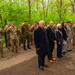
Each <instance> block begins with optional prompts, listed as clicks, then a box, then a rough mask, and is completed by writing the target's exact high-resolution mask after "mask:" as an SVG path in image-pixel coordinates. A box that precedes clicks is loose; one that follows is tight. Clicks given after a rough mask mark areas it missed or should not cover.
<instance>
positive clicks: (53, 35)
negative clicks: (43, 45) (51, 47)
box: [46, 27, 56, 44]
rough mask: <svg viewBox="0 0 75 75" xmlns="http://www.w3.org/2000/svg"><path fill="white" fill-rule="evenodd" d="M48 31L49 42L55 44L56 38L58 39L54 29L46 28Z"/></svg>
mask: <svg viewBox="0 0 75 75" xmlns="http://www.w3.org/2000/svg"><path fill="white" fill-rule="evenodd" d="M46 31H47V36H48V40H49V43H50V44H54V40H56V37H55V32H54V30H52V29H51V28H50V27H48V28H47V29H46Z"/></svg>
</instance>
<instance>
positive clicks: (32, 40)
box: [30, 25, 38, 44]
mask: <svg viewBox="0 0 75 75" xmlns="http://www.w3.org/2000/svg"><path fill="white" fill-rule="evenodd" d="M37 28H38V25H32V26H31V28H30V33H31V44H34V31H35V30H36V29H37Z"/></svg>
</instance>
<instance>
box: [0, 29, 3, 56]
mask: <svg viewBox="0 0 75 75" xmlns="http://www.w3.org/2000/svg"><path fill="white" fill-rule="evenodd" d="M2 35H3V30H2V29H1V28H0V53H1V55H2V57H4V56H3V41H2Z"/></svg>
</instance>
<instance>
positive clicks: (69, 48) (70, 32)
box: [67, 26, 72, 50]
mask: <svg viewBox="0 0 75 75" xmlns="http://www.w3.org/2000/svg"><path fill="white" fill-rule="evenodd" d="M67 36H68V38H67V50H72V30H71V26H67Z"/></svg>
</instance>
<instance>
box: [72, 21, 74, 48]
mask: <svg viewBox="0 0 75 75" xmlns="http://www.w3.org/2000/svg"><path fill="white" fill-rule="evenodd" d="M72 36H73V41H72V45H73V49H75V22H74V24H73V26H72Z"/></svg>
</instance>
